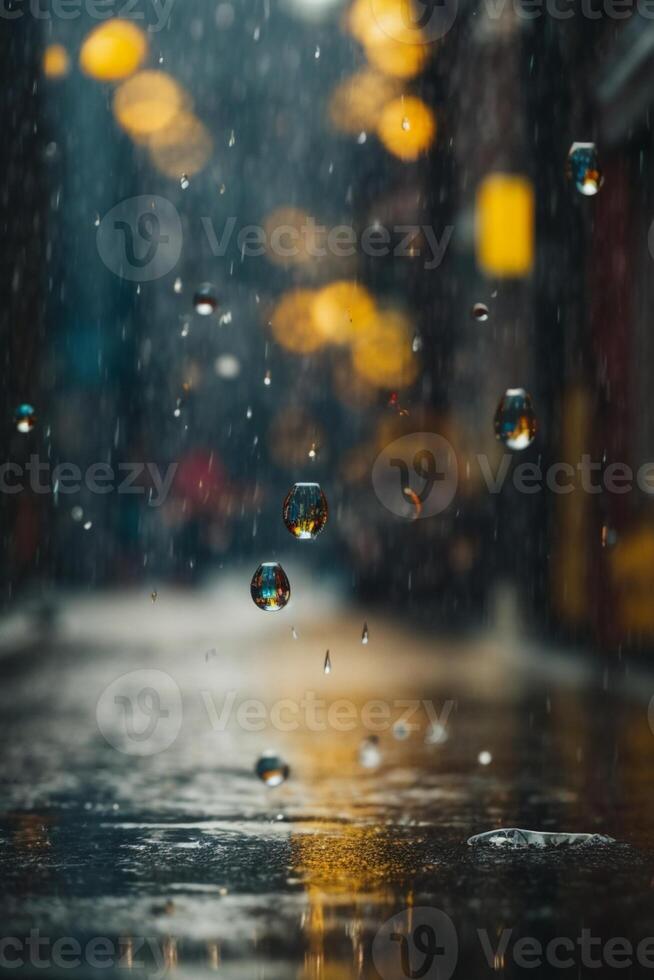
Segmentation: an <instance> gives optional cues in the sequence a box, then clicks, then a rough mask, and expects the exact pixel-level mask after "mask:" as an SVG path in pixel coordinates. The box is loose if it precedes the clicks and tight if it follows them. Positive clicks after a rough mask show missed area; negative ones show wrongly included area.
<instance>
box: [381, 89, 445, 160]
mask: <svg viewBox="0 0 654 980" xmlns="http://www.w3.org/2000/svg"><path fill="white" fill-rule="evenodd" d="M377 132H378V134H379V138H380V140H381V141H382V143H383V144H384V146H385V147H386V149H387V150H389V151H390V152H391V153H392V154H393V155H394V156H396V157H399V158H400V160H407V161H408V160H417V158H418V157H419V156H420V155H421V154H422V153H424V152H425V151H426V150H428V149H429V147H430V146H431V144H432V143H433V142H434V139H435V137H436V118H435V116H434V114H433V112H432V111H431V109H430V108H429V106H427V105H425V103H424V102H423V101H422V100H421V99H418V98H416V97H415V96H401V97H400V98H399V99H393V101H392V102H389V103H388V105H386V106H385V107H384V109H383V110H382V113H381V116H380V119H379V126H378V129H377Z"/></svg>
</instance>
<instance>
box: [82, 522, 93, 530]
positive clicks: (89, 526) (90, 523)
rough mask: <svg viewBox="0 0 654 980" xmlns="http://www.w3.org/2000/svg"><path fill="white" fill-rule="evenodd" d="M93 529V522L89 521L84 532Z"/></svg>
mask: <svg viewBox="0 0 654 980" xmlns="http://www.w3.org/2000/svg"><path fill="white" fill-rule="evenodd" d="M92 527H93V521H87V522H86V524H85V525H84V530H85V531H90V530H91V528H92Z"/></svg>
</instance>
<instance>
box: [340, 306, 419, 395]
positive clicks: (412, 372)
mask: <svg viewBox="0 0 654 980" xmlns="http://www.w3.org/2000/svg"><path fill="white" fill-rule="evenodd" d="M412 335H413V331H412V330H411V325H410V322H409V320H408V318H407V317H406V316H404V314H402V313H400V312H398V311H397V310H391V311H388V312H385V313H378V314H377V317H376V319H375V322H374V324H373V325H372V326H371V328H370V329H368V330H366V331H365V332H364V333H363V334H362V335H361V336H360V337H358V338H356V339H355V341H354V343H353V347H352V363H353V365H354V369H355V370H356V371H357V372H358V374H360V375H361V377H362V378H365V379H366V381H369V382H370V383H371V384H373V385H376V386H377V387H378V388H396V387H397V388H399V387H403V386H405V385H409V384H411V383H412V382H413V381H415V379H416V376H417V374H418V359H417V357H416V355H415V354H414V353H413V350H412V340H411V338H412Z"/></svg>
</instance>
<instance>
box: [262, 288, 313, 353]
mask: <svg viewBox="0 0 654 980" xmlns="http://www.w3.org/2000/svg"><path fill="white" fill-rule="evenodd" d="M314 296H315V293H314V292H313V291H312V290H310V289H295V290H293V291H292V292H290V293H287V294H286V295H285V296H284V297H282V299H281V300H280V302H279V303H278V304H277V306H276V307H275V310H274V312H273V315H272V317H271V318H270V326H271V329H272V332H273V336H274V338H275V340H276V341H277V343H278V344H281V345H282V347H285V348H286V349H287V350H291V351H293V352H294V353H295V354H310V353H311V352H312V351H315V350H317V349H318V348H319V347H321V346H322V345H323V343H324V338H323V337H322V335H321V334H320V333H319V331H318V330H317V329H316V323H315V320H314V317H313V302H314Z"/></svg>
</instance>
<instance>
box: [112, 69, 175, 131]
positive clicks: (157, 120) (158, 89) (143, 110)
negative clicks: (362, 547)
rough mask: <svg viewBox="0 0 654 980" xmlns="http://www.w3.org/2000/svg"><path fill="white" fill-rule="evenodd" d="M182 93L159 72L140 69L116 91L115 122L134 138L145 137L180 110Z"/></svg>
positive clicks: (162, 125) (169, 78)
mask: <svg viewBox="0 0 654 980" xmlns="http://www.w3.org/2000/svg"><path fill="white" fill-rule="evenodd" d="M185 98H186V97H185V93H184V91H183V89H182V88H181V87H180V86H179V85H178V84H177V82H176V81H175V79H174V78H171V76H170V75H167V74H166V72H163V71H140V72H139V73H138V74H137V75H134V76H133V78H130V79H128V80H127V81H126V82H123V84H122V85H121V86H120V87H119V88H118V89H117V90H116V94H115V95H114V115H115V117H116V122H117V123H118V124H119V125H120V126H122V128H123V129H125V130H127V132H128V133H129V134H130V136H132V137H134V139H145V138H147V137H149V136H151V135H152V134H153V133H156V132H157V131H158V130H160V129H163V128H164V127H166V126H168V125H169V124H170V123H171V122H172V121H173V120H174V119H175V117H176V116H177V114H178V113H179V112H180V110H181V109H182V107H183V105H184V102H185Z"/></svg>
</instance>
